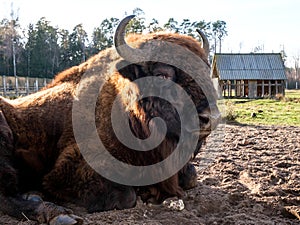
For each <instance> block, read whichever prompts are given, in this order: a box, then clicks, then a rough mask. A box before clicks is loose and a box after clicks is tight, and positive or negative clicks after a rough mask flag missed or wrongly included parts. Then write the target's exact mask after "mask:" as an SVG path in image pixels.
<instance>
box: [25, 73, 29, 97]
mask: <svg viewBox="0 0 300 225" xmlns="http://www.w3.org/2000/svg"><path fill="white" fill-rule="evenodd" d="M25 90H26V95H29V78H28V77H26V82H25Z"/></svg>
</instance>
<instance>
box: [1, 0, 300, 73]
mask: <svg viewBox="0 0 300 225" xmlns="http://www.w3.org/2000/svg"><path fill="white" fill-rule="evenodd" d="M12 2H13V9H14V11H15V12H16V13H17V14H18V16H19V20H20V23H21V26H22V27H24V28H26V26H28V24H29V23H33V24H35V23H36V22H37V21H38V20H39V19H40V18H41V17H45V18H46V19H47V20H48V21H50V22H51V23H50V24H51V25H52V26H58V27H59V28H64V29H68V30H70V31H71V30H72V29H73V28H74V27H75V26H76V25H77V24H83V27H84V29H85V30H86V31H87V32H88V33H89V34H91V33H92V31H93V29H94V28H95V27H98V26H99V25H100V23H101V22H102V20H103V19H106V18H110V17H116V18H119V19H122V18H123V17H124V15H125V14H126V13H127V14H131V13H132V11H133V9H135V8H141V9H142V10H143V11H144V12H145V18H146V20H151V19H152V18H155V19H157V20H158V21H159V22H160V23H161V24H164V23H166V22H167V20H168V19H169V18H171V17H173V18H174V19H175V20H176V21H178V22H181V21H182V19H190V20H191V21H202V20H204V21H206V22H210V21H212V22H214V21H217V20H223V21H225V22H226V24H227V31H228V36H226V37H225V39H224V41H223V44H222V52H223V53H249V52H253V50H254V48H255V47H260V48H261V49H262V50H261V52H265V53H270V52H280V51H281V50H282V49H284V50H285V52H286V54H287V56H288V58H287V65H288V66H290V67H293V66H294V64H295V58H299V56H300V44H299V41H300V16H299V12H300V11H299V10H300V1H299V0H206V1H203V0H181V1H176V0H148V1H145V0H105V1H103V0H0V19H3V18H10V12H11V3H12Z"/></svg>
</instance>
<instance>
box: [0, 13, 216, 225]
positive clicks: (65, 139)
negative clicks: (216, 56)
mask: <svg viewBox="0 0 300 225" xmlns="http://www.w3.org/2000/svg"><path fill="white" fill-rule="evenodd" d="M131 19H132V16H129V17H127V18H125V19H124V20H122V21H121V23H120V25H119V27H118V29H117V31H116V35H115V48H110V49H107V50H104V51H101V52H100V53H99V54H98V55H96V56H94V57H92V58H91V59H89V60H88V61H87V62H85V63H83V64H81V65H79V66H75V67H72V68H70V69H68V70H66V71H64V72H62V73H60V74H58V75H57V76H56V78H55V79H54V81H53V83H52V84H50V85H49V86H48V87H46V88H45V89H44V90H42V91H40V92H38V93H35V94H32V95H30V96H27V97H23V98H19V99H15V100H12V101H9V100H6V99H4V98H0V107H1V108H0V109H1V111H0V128H1V130H0V202H1V204H0V210H1V211H2V212H4V213H6V214H8V215H11V216H14V217H17V218H22V217H25V216H26V217H28V218H30V219H32V220H37V221H39V222H46V223H55V224H75V223H77V224H80V223H82V220H81V218H79V217H77V216H75V215H73V214H72V212H71V211H70V210H68V209H66V208H64V207H61V206H58V205H56V204H54V203H51V202H50V201H52V202H56V203H58V204H60V203H62V204H63V203H64V202H73V203H75V204H78V205H80V206H84V207H86V208H87V210H88V211H89V212H96V211H104V210H111V209H125V208H130V207H134V206H135V204H136V196H137V195H139V196H141V198H142V200H144V201H146V202H147V201H156V202H161V201H163V200H164V199H165V198H167V197H170V196H178V197H180V196H181V195H182V194H183V190H184V189H188V188H192V187H194V186H195V182H196V173H195V168H194V167H193V166H192V164H190V163H189V162H185V164H184V165H183V166H181V168H179V170H176V169H175V172H174V173H173V174H171V176H168V177H167V178H166V179H164V180H159V179H158V180H159V181H158V182H156V183H145V184H144V185H138V184H139V183H137V185H134V184H133V185H128V184H126V182H125V183H124V182H117V181H115V180H113V179H108V178H107V177H106V176H105V175H103V174H104V173H103V174H102V172H101V170H102V171H103V172H111V173H113V171H114V170H115V169H116V170H117V169H118V168H115V165H108V166H107V167H100V172H99V170H97V172H96V170H95V169H94V165H91V163H89V162H90V161H89V160H90V158H88V156H87V158H86V157H85V156H84V154H83V152H82V151H81V147H80V146H84V147H85V146H89V148H90V149H93V146H92V145H93V142H89V140H88V139H89V138H90V137H92V134H90V131H89V130H88V127H82V126H79V128H78V129H79V131H78V129H77V130H76V129H75V128H74V126H75V125H74V124H77V125H78V124H80V122H81V121H88V120H89V119H91V121H92V122H94V124H95V127H96V131H97V135H98V137H99V139H100V140H101V142H102V143H103V146H104V147H105V149H106V150H107V151H108V152H109V154H110V155H111V156H113V157H114V158H115V159H117V160H118V161H120V162H123V163H126V164H128V165H133V166H136V167H142V166H149V165H153V164H156V163H159V162H161V161H163V160H164V159H166V158H168V157H169V156H170V155H172V153H173V152H174V150H175V149H176V146H178V145H179V142H180V138H181V137H180V135H181V134H182V130H184V129H185V128H183V125H182V123H181V122H180V119H181V118H180V116H181V115H180V113H178V112H177V111H176V109H177V108H178V107H179V108H188V107H187V105H186V102H185V100H183V99H182V98H181V97H182V96H181V95H180V94H178V93H176V91H175V92H172V91H169V90H171V89H172V87H170V86H169V87H168V86H165V87H164V88H161V86H159V87H160V89H161V90H159V91H161V92H162V93H168V94H167V95H168V96H169V97H170V98H171V99H174V101H173V103H172V104H171V103H170V102H168V101H166V100H164V99H162V98H160V97H156V96H147V97H144V98H141V97H139V95H140V91H142V90H141V85H140V84H137V83H134V81H136V80H138V79H139V78H145V77H150V76H155V77H157V78H159V79H161V80H162V81H164V80H168V81H171V82H173V83H176V85H178V86H180V87H181V88H182V89H183V90H184V91H185V93H187V96H189V98H190V99H191V101H192V102H193V104H194V106H195V109H196V112H197V114H196V117H197V118H196V119H197V120H196V121H198V123H199V124H196V126H198V127H199V129H198V130H197V132H195V129H194V130H192V129H191V130H189V129H188V128H187V129H186V130H187V131H188V132H189V133H188V135H186V136H190V135H195V134H196V135H197V139H196V140H197V142H196V145H195V146H192V145H191V148H193V149H188V150H189V152H191V151H190V150H192V153H194V155H195V154H197V153H198V151H199V149H200V147H201V144H202V143H203V142H204V141H205V138H206V137H207V136H208V135H209V134H210V132H211V130H212V129H214V128H215V126H216V121H217V120H218V110H217V108H216V106H215V95H214V91H213V86H212V83H211V81H210V80H209V74H208V73H209V64H208V60H207V58H208V51H209V45H208V41H207V39H206V37H205V36H204V35H203V33H201V32H200V31H198V32H199V33H200V35H201V37H202V40H203V41H202V42H203V43H202V46H201V45H200V43H198V42H197V41H196V40H194V39H193V38H191V37H188V36H183V35H179V34H170V33H157V34H147V35H130V36H129V37H128V38H127V41H126V42H125V40H124V38H125V27H126V25H127V24H128V23H129V21H130V20H131ZM127 43H130V45H131V46H129V45H127ZM166 43H167V44H173V45H176V46H179V47H181V48H179V49H185V50H188V51H189V52H191V54H192V55H195V56H196V57H197V61H198V62H199V63H198V65H200V66H197V68H194V67H195V65H192V64H195V63H196V64H197V62H196V61H193V59H189V58H188V57H187V56H185V55H184V54H183V52H178V50H176V51H175V52H173V53H172V52H171V50H172V49H173V50H174V48H171V50H170V49H168V48H167V47H166V48H165V49H164V48H163V46H164V44H166ZM132 46H134V47H132ZM165 50H166V51H165ZM169 50H170V52H168V51H169ZM166 54H172V55H166ZM150 55H151V57H153V59H155V57H156V56H157V55H160V56H162V58H161V60H162V62H160V61H157V60H151V57H150V58H149V57H148V56H150ZM147 57H148V58H147ZM169 58H173V59H175V60H176V59H180V62H181V63H182V62H184V65H186V68H187V70H186V71H189V70H188V69H191V68H192V69H193V68H194V70H195V71H196V72H197V77H199V78H200V82H202V83H201V85H199V81H197V80H196V79H194V78H193V77H191V76H190V75H189V74H188V73H187V72H186V71H185V68H180V66H179V67H178V68H177V67H176V65H175V66H174V65H172V63H170V64H167V63H165V62H164V60H166V59H169ZM101 81H102V83H103V86H101V90H99V89H98V92H97V93H98V94H99V97H97V98H96V102H95V104H94V106H93V107H94V108H93V113H94V114H93V116H92V117H91V118H90V117H89V116H88V114H89V113H88V112H85V109H86V108H85V106H84V104H87V105H88V104H89V102H88V100H87V102H86V101H82V104H83V107H81V108H79V110H77V111H76V110H74V105H76V104H78V102H80V101H81V100H82V98H83V97H84V94H86V93H88V91H89V90H92V89H93V88H95V87H94V84H95V83H97V82H101ZM148 85H153V84H147V85H146V84H145V85H144V89H145V87H148ZM200 86H201V87H200ZM203 89H207V90H206V93H204V92H205V91H204V90H203ZM176 90H177V89H176ZM82 93H83V94H82ZM208 95H209V96H210V99H208ZM118 96H119V101H118V104H119V106H121V107H120V109H122V110H121V111H124V112H125V111H126V113H127V114H126V115H128V124H129V127H130V132H131V133H132V134H133V135H134V136H135V137H136V138H137V139H139V140H146V139H147V138H149V137H150V136H151V135H152V134H151V131H152V132H154V133H155V132H158V133H159V132H160V130H159V129H158V128H157V129H156V130H155V129H152V128H153V127H155V126H156V125H155V124H156V122H155V121H156V120H153V119H154V118H157V117H160V118H161V119H162V120H163V121H165V125H166V132H165V136H164V138H163V140H161V142H160V143H159V144H158V145H157V146H155V147H154V148H153V149H151V150H148V151H137V150H136V149H131V148H130V147H127V146H126V145H125V144H123V143H122V142H121V141H119V140H118V138H117V136H116V134H115V131H116V130H114V127H113V125H112V117H111V113H112V109H113V106H114V104H113V103H114V102H115V99H116V98H117V97H118ZM87 99H89V98H87ZM173 104H174V105H175V104H176V105H177V106H174V105H173ZM87 107H88V106H87ZM176 107H177V108H176ZM87 118H88V119H87ZM191 119H192V118H191ZM192 125H193V124H191V125H189V126H192ZM189 126H188V127H189ZM151 127H152V128H151ZM82 132H83V133H85V135H84V136H82V137H78V133H82ZM126 132H127V131H126ZM76 133H77V134H76ZM91 133H92V132H91ZM121 133H122V130H121ZM189 134H190V135H189ZM89 135H91V136H89ZM76 136H77V137H76ZM90 143H92V144H90ZM185 146H189V143H187V145H185ZM186 148H189V147H186ZM183 150H184V151H185V149H183ZM183 150H182V149H181V151H182V152H184V151H183ZM85 155H86V154H85ZM192 155H193V154H190V155H189V157H190V158H192V157H193V156H192ZM92 157H93V156H92ZM97 157H98V158H99V155H98V156H97ZM97 157H96V158H97ZM100 161H101V155H100ZM100 161H99V163H98V164H101V162H100ZM103 163H104V164H105V163H107V160H104V162H103ZM179 165H180V164H179ZM170 166H171V167H172V165H170ZM173 166H174V165H173ZM175 167H176V165H175ZM116 173H117V172H116ZM121 175H122V173H121ZM124 176H125V174H124ZM133 176H136V177H139V176H140V174H138V173H136V174H133ZM149 176H152V177H153V176H155V174H149ZM126 179H127V177H125V180H126ZM128 179H129V177H128ZM32 191H36V193H42V195H43V198H45V201H43V200H42V198H41V197H39V195H34V194H32V193H33V192H32ZM46 200H47V201H46Z"/></svg>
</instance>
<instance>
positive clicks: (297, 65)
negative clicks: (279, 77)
mask: <svg viewBox="0 0 300 225" xmlns="http://www.w3.org/2000/svg"><path fill="white" fill-rule="evenodd" d="M298 73H299V56H298V57H295V82H296V89H298V78H299V76H298V75H299V74H298Z"/></svg>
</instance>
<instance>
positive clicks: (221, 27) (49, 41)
mask: <svg viewBox="0 0 300 225" xmlns="http://www.w3.org/2000/svg"><path fill="white" fill-rule="evenodd" d="M133 14H135V15H137V17H136V18H134V19H133V20H132V21H131V22H130V24H129V26H128V32H133V33H142V32H156V31H161V30H166V31H171V32H179V33H182V34H187V35H190V36H193V37H195V38H196V39H200V37H199V34H198V33H197V32H196V29H197V28H198V29H201V30H202V31H204V33H205V34H206V35H207V37H208V38H209V40H210V41H211V43H214V44H213V45H212V46H211V51H212V52H215V51H217V50H218V51H221V43H222V40H223V38H224V37H225V36H226V35H227V30H226V22H225V21H222V20H217V21H214V22H211V21H210V22H206V21H204V20H201V21H191V20H189V19H183V20H182V21H176V19H174V18H169V19H168V21H167V22H166V23H164V24H163V25H161V23H160V22H159V21H158V20H156V19H155V18H153V19H152V20H151V21H150V22H147V23H146V20H145V18H144V12H143V10H142V9H139V8H136V9H134V10H133ZM10 17H11V18H3V19H2V20H1V22H0V75H6V76H27V77H43V78H53V76H54V75H55V74H57V73H58V72H60V71H62V70H64V69H66V68H69V67H71V66H74V65H78V64H80V63H82V62H84V61H86V60H87V59H88V58H89V57H91V56H92V55H94V54H96V53H98V52H99V51H101V50H103V49H105V48H108V47H111V46H112V45H113V35H114V32H115V29H116V27H117V25H118V23H119V21H120V19H122V18H113V17H112V18H106V19H104V20H103V21H102V22H101V23H100V25H99V27H96V28H94V30H93V32H92V34H88V33H87V32H86V31H85V29H84V27H83V25H82V24H78V25H76V26H75V27H74V28H73V30H71V31H69V30H66V29H64V28H59V27H54V26H52V25H51V22H50V21H48V20H47V19H46V18H45V17H42V18H40V20H39V21H37V23H36V24H29V25H28V26H27V27H26V28H24V27H21V26H20V21H19V18H18V15H15V13H14V11H13V10H12V11H11V15H10Z"/></svg>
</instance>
